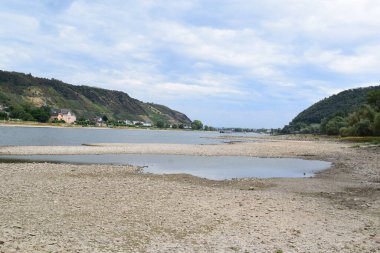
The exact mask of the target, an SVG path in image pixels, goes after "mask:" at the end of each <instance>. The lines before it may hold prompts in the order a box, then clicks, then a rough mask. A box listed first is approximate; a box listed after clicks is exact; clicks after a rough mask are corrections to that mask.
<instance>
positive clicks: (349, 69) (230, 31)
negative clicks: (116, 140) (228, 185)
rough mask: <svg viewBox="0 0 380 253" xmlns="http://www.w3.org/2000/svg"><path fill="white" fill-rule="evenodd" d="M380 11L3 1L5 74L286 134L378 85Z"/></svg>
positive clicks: (203, 1) (343, 3)
mask: <svg viewBox="0 0 380 253" xmlns="http://www.w3.org/2000/svg"><path fill="white" fill-rule="evenodd" d="M379 31H380V1H378V0H314V1H313V0H309V1H305V0H266V1H262V0H233V1H232V0H187V1H180V0H172V1H170V0H167V1H159V0H139V1H128V0H103V1H100V0H67V1H66V0H35V1H29V0H1V1H0V69H2V70H7V71H18V72H25V73H31V74H33V75H34V76H39V77H47V78H56V79H60V80H62V81H65V82H68V83H71V84H76V85H90V86H97V87H102V88H107V89H113V90H121V91H125V92H127V93H128V94H129V95H130V96H132V97H135V98H137V99H139V100H142V101H145V102H155V103H161V104H164V105H167V106H169V107H171V108H173V109H176V110H179V111H181V112H184V113H186V114H187V115H188V116H189V117H190V118H191V119H193V120H194V119H200V120H202V121H203V122H204V123H206V124H208V125H212V126H231V127H233V126H240V127H282V126H283V125H284V124H287V123H288V122H289V121H290V120H291V119H292V118H293V117H294V116H295V115H296V114H297V113H298V112H300V111H302V110H303V109H305V108H306V107H308V106H309V105H311V104H312V103H314V102H316V101H318V100H320V99H322V98H324V97H327V96H329V95H332V94H335V93H337V92H339V91H342V90H344V89H348V88H353V87H360V86H370V85H378V84H379V83H380V82H379V79H380V71H379V70H380V32H379Z"/></svg>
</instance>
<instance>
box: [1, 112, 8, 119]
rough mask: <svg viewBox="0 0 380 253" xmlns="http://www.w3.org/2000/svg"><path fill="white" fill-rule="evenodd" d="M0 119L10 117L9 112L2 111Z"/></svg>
mask: <svg viewBox="0 0 380 253" xmlns="http://www.w3.org/2000/svg"><path fill="white" fill-rule="evenodd" d="M0 119H8V114H7V113H6V112H0Z"/></svg>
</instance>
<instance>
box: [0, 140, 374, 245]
mask: <svg viewBox="0 0 380 253" xmlns="http://www.w3.org/2000/svg"><path fill="white" fill-rule="evenodd" d="M114 153H115V154H119V153H138V154H142V153H149V154H187V155H216V156H217V155H245V156H257V157H298V158H304V159H318V160H326V161H330V162H332V163H333V167H332V168H331V169H328V170H326V171H323V172H320V173H319V174H318V175H317V176H316V177H314V178H303V179H242V180H226V181H211V180H206V179H201V178H196V177H192V176H189V175H150V174H143V173H141V172H140V171H139V170H138V169H137V168H133V167H129V166H110V165H69V164H49V163H15V164H6V163H3V164H0V210H2V215H0V252H49V251H51V252H276V251H277V250H283V251H284V252H376V251H379V250H380V230H379V227H380V148H379V147H371V146H364V147H359V148H358V147H356V146H354V145H353V144H350V143H339V142H333V141H314V140H306V141H301V140H283V139H276V138H271V139H263V138H258V139H255V142H249V143H234V144H222V145H177V144H165V145H162V144H96V145H92V146H80V147H1V148H0V154H7V155H10V154H114Z"/></svg>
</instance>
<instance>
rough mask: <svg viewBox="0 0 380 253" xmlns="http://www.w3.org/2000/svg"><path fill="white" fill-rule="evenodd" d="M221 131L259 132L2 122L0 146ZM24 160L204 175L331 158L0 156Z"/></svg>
mask: <svg viewBox="0 0 380 253" xmlns="http://www.w3.org/2000/svg"><path fill="white" fill-rule="evenodd" d="M223 136H257V134H253V133H249V134H244V133H233V134H220V133H218V132H201V131H160V130H129V129H95V128H45V127H44V128H41V127H7V126H0V146H56V145H59V146H72V145H82V144H90V143H171V144H220V143H222V142H225V140H223V139H218V137H223ZM6 160H8V161H10V160H11V161H15V160H24V161H25V160H27V161H47V162H64V163H86V164H120V165H125V164H130V165H135V166H144V171H145V172H151V173H157V174H163V173H187V174H191V175H194V176H199V177H204V178H208V179H215V180H220V179H231V178H247V177H256V178H273V177H309V176H313V175H314V173H315V172H317V171H320V170H323V169H327V168H329V167H330V163H328V162H323V161H311V160H302V159H288V158H254V157H243V156H191V155H150V154H143V155H138V154H117V155H110V154H107V155H33V156H0V162H5V161H6Z"/></svg>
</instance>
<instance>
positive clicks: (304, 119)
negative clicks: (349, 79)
mask: <svg viewBox="0 0 380 253" xmlns="http://www.w3.org/2000/svg"><path fill="white" fill-rule="evenodd" d="M373 90H380V86H373V87H367V88H358V89H351V90H345V91H342V92H340V93H338V94H336V95H333V96H331V97H328V98H325V99H322V100H321V101H319V102H317V103H315V104H313V105H312V106H310V107H309V108H307V109H306V110H304V111H302V112H301V113H300V114H298V115H297V116H296V117H295V118H294V119H293V120H292V122H291V123H290V125H295V124H297V123H304V124H307V125H309V124H319V123H321V121H322V119H324V118H330V117H333V116H335V115H341V116H347V115H348V114H350V113H352V112H354V111H355V110H357V109H358V108H359V107H360V106H361V105H364V104H366V102H367V94H368V92H370V91H373Z"/></svg>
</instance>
